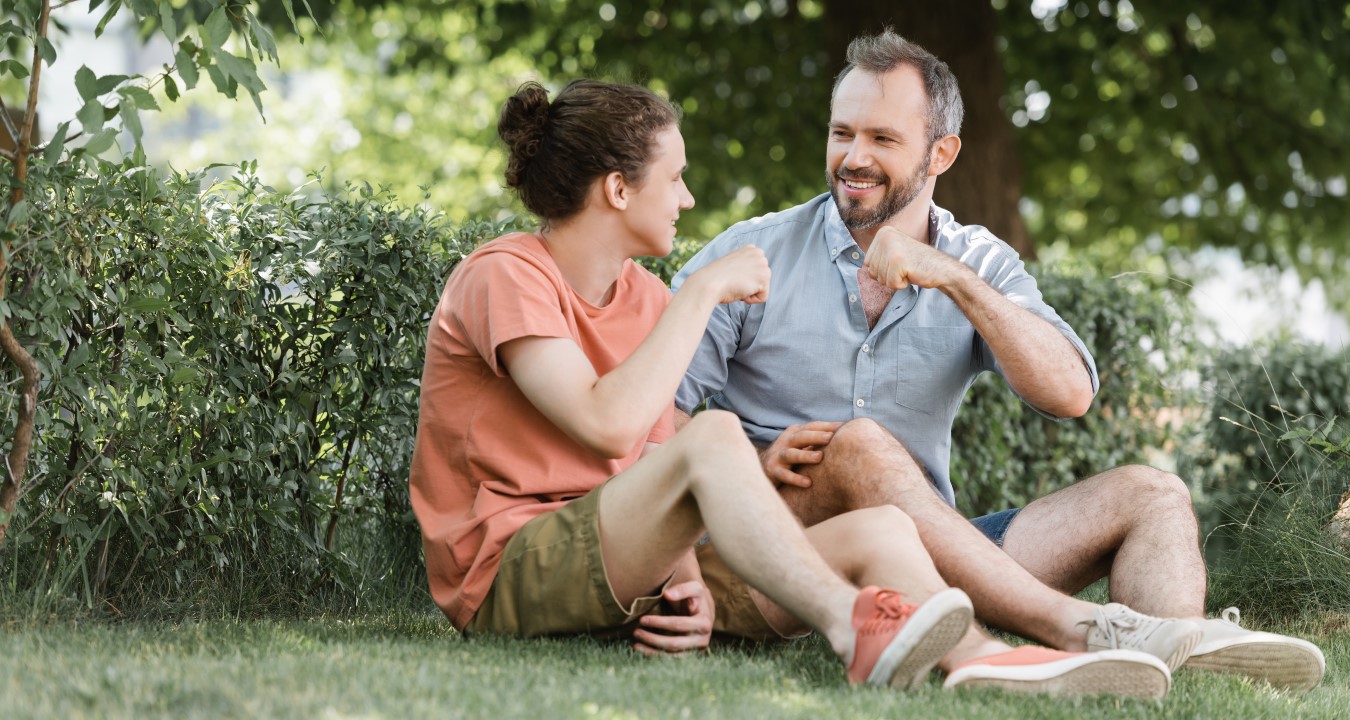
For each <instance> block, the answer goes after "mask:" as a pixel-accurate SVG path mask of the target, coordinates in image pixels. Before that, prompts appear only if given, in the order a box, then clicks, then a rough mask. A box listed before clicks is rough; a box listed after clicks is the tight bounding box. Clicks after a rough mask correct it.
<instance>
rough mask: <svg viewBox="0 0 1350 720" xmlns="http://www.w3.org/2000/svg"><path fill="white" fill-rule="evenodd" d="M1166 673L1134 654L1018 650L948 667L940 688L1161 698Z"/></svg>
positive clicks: (1148, 657) (1143, 655) (1153, 660)
mask: <svg viewBox="0 0 1350 720" xmlns="http://www.w3.org/2000/svg"><path fill="white" fill-rule="evenodd" d="M1171 686H1172V677H1171V674H1170V673H1168V671H1167V666H1166V665H1163V663H1162V661H1161V660H1159V659H1158V658H1156V657H1153V656H1152V655H1149V654H1148V653H1142V652H1136V651H1134V650H1102V651H1101V652H1087V653H1067V652H1060V651H1059V650H1050V649H1048V648H1043V647H1035V646H1032V645H1023V646H1022V647H1019V648H1016V649H1014V650H1009V651H1008V652H1004V653H999V654H997V655H990V656H988V657H982V658H975V659H974V660H971V661H969V662H965V663H962V664H960V665H958V666H956V668H954V669H953V670H952V672H951V674H950V675H948V676H947V682H945V683H943V685H942V687H944V688H947V689H949V690H950V689H953V688H959V687H994V688H1000V689H1003V690H1008V691H1011V692H1022V693H1043V694H1047V695H1053V696H1055V697H1074V696H1078V695H1118V696H1122V697H1137V698H1145V699H1148V700H1161V699H1163V698H1165V697H1167V691H1168V689H1169V688H1171Z"/></svg>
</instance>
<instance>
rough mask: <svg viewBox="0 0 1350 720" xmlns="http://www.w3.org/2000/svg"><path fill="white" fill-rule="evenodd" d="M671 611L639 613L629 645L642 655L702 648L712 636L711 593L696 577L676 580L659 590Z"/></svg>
mask: <svg viewBox="0 0 1350 720" xmlns="http://www.w3.org/2000/svg"><path fill="white" fill-rule="evenodd" d="M661 597H662V599H664V600H665V605H666V607H667V609H668V610H671V611H672V612H671V613H670V614H668V615H643V616H642V618H641V619H640V620H639V621H638V622H639V623H640V624H641V627H639V628H638V629H637V630H634V631H633V639H634V640H636V641H637V642H636V643H635V644H634V645H633V649H635V650H637V651H638V652H640V653H643V654H644V655H681V654H684V653H688V652H692V651H696V650H703V649H704V648H707V647H708V642H709V641H711V640H712V629H713V618H714V617H715V614H714V613H715V612H716V611H715V610H714V609H713V599H712V593H710V592H708V588H707V586H706V585H704V584H703V583H702V582H700V581H698V580H689V581H687V582H682V583H676V584H674V585H671V586H670V587H668V588H666V590H665V592H664V593H662V594H661Z"/></svg>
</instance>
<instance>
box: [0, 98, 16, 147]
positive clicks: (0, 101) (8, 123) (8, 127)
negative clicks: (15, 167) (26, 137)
mask: <svg viewBox="0 0 1350 720" xmlns="http://www.w3.org/2000/svg"><path fill="white" fill-rule="evenodd" d="M0 121H3V122H4V124H5V131H6V132H8V133H9V142H10V144H11V145H13V146H14V147H18V146H19V128H17V127H14V118H12V117H10V116H9V107H7V106H6V105H5V100H4V98H0ZM10 159H11V160H12V159H13V157H12V156H11V157H10Z"/></svg>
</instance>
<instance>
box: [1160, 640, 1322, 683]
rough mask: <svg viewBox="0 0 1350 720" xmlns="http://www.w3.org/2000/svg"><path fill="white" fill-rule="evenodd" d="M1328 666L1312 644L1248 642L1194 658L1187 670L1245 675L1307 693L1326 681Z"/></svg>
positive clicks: (1187, 663) (1188, 663)
mask: <svg viewBox="0 0 1350 720" xmlns="http://www.w3.org/2000/svg"><path fill="white" fill-rule="evenodd" d="M1310 648H1311V649H1310ZM1325 663H1326V661H1325V660H1324V659H1323V657H1322V654H1321V652H1320V651H1318V650H1317V649H1316V648H1315V647H1314V646H1312V645H1311V644H1310V645H1309V646H1308V647H1304V646H1303V645H1302V644H1301V643H1297V642H1289V641H1285V642H1247V643H1241V644H1235V645H1230V646H1229V647H1226V648H1220V649H1218V650H1215V651H1213V652H1208V653H1205V654H1204V655H1195V656H1192V657H1191V659H1190V660H1188V661H1187V662H1186V667H1188V668H1193V669H1196V670H1208V671H1210V672H1222V673H1233V674H1235V675H1245V676H1247V677H1249V678H1252V679H1253V680H1257V681H1263V682H1267V683H1270V685H1271V687H1274V688H1278V689H1281V690H1293V691H1296V692H1301V693H1303V692H1307V691H1309V690H1311V689H1313V688H1315V687H1317V685H1318V683H1320V682H1322V675H1323V674H1324V673H1325V672H1326V665H1325Z"/></svg>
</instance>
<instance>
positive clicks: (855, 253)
mask: <svg viewBox="0 0 1350 720" xmlns="http://www.w3.org/2000/svg"><path fill="white" fill-rule="evenodd" d="M858 257H859V255H858V251H857V250H854V251H853V259H854V260H857V259H858Z"/></svg>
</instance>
